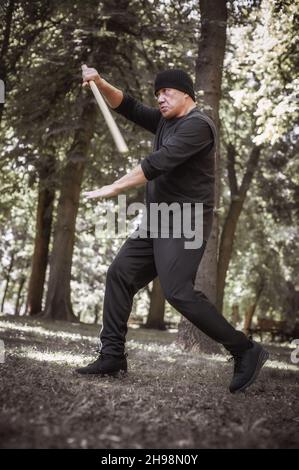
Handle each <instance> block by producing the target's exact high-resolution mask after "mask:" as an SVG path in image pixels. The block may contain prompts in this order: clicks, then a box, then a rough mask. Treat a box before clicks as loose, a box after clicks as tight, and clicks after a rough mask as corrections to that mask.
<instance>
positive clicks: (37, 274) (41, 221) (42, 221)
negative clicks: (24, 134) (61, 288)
mask: <svg viewBox="0 0 299 470" xmlns="http://www.w3.org/2000/svg"><path fill="white" fill-rule="evenodd" d="M54 166H55V164H54ZM54 171H55V168H54V167H53V160H52V161H51V160H49V162H48V164H46V165H45V166H44V167H43V168H42V170H41V171H40V174H39V190H38V203H37V217H36V232H35V241H34V252H33V257H32V267H31V275H30V280H29V288H28V296H27V308H26V312H28V314H29V315H32V316H33V315H37V314H40V313H41V311H42V300H43V292H44V283H45V277H46V270H47V265H48V255H49V243H50V237H51V228H52V219H53V205H54V198H55V189H54V187H53V185H51V181H50V177H51V175H52V174H53V172H54Z"/></svg>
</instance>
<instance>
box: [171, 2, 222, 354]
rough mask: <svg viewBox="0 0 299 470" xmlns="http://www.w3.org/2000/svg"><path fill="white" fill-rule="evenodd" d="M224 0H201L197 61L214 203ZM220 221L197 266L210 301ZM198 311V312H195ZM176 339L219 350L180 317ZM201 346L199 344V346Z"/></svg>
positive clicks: (186, 344)
mask: <svg viewBox="0 0 299 470" xmlns="http://www.w3.org/2000/svg"><path fill="white" fill-rule="evenodd" d="M226 3H227V2H226V0H219V1H218V2H211V1H209V0H201V1H200V2H199V5H200V14H201V37H200V41H199V48H198V59H197V63H196V82H195V87H196V89H197V90H202V91H203V98H202V102H203V108H204V111H205V112H206V113H207V114H208V115H209V116H210V117H211V118H212V119H213V120H214V123H215V125H216V128H217V130H218V139H217V143H216V155H215V207H216V208H218V206H219V184H220V176H219V158H220V155H219V127H220V126H219V103H220V98H221V82H222V68H223V61H224V54H225V47H226V25H227V5H226ZM218 231H219V221H218V214H217V211H215V215H214V221H213V226H212V231H211V235H210V238H209V240H208V243H207V247H206V250H205V254H204V256H203V258H202V260H201V263H200V269H199V270H198V273H197V276H196V280H195V289H197V290H201V291H202V292H204V294H205V295H206V296H207V297H208V298H209V300H210V301H211V302H213V303H216V300H217V247H218ZM198 314H199V315H200V312H198ZM178 342H179V343H180V344H182V345H183V347H185V348H188V349H190V348H192V347H193V346H196V349H198V348H200V349H202V350H204V351H207V352H216V351H217V352H218V351H219V347H218V345H217V344H216V343H215V342H214V341H212V340H211V339H210V338H208V337H207V336H206V335H204V334H203V333H202V332H201V331H200V330H199V329H198V328H196V327H194V326H193V325H192V324H191V323H190V322H189V321H188V320H186V319H185V318H183V317H182V319H181V322H180V325H179V334H178ZM200 346H201V347H200Z"/></svg>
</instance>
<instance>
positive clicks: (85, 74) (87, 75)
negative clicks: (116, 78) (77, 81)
mask: <svg viewBox="0 0 299 470" xmlns="http://www.w3.org/2000/svg"><path fill="white" fill-rule="evenodd" d="M82 80H83V84H82V86H84V87H85V86H89V82H90V81H91V80H93V81H94V82H95V84H96V85H97V86H98V87H99V88H100V87H101V85H102V82H103V79H102V78H101V76H100V74H99V73H98V71H97V70H96V69H94V68H92V67H88V66H87V65H86V64H84V65H82Z"/></svg>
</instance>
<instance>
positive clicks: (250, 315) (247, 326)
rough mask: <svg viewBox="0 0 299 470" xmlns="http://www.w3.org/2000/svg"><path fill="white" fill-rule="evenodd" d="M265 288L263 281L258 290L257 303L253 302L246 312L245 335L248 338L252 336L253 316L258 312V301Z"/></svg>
mask: <svg viewBox="0 0 299 470" xmlns="http://www.w3.org/2000/svg"><path fill="white" fill-rule="evenodd" d="M263 288H264V283H263V281H261V284H260V286H259V288H258V290H257V293H256V297H255V301H254V302H253V304H251V305H250V306H249V307H248V309H247V310H246V312H245V317H244V327H243V333H244V334H245V335H246V336H249V335H250V331H251V325H252V319H253V315H254V313H255V311H256V307H257V304H258V301H259V299H260V296H261V294H262V291H263Z"/></svg>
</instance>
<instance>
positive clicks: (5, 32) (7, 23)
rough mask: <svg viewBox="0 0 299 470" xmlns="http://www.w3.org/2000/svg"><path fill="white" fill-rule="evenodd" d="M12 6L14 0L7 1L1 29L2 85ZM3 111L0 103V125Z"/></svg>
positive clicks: (0, 73)
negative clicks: (3, 24)
mask: <svg viewBox="0 0 299 470" xmlns="http://www.w3.org/2000/svg"><path fill="white" fill-rule="evenodd" d="M14 4H15V0H9V3H8V6H7V10H6V15H5V26H4V28H3V41H2V47H1V51H0V79H1V80H3V81H4V83H5V82H6V78H7V70H6V54H7V51H8V49H9V42H10V33H11V27H12V17H13V12H14V6H15V5H14ZM3 8H4V7H3ZM4 100H5V97H4ZM3 110H4V103H0V124H1V121H2V116H3Z"/></svg>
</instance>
